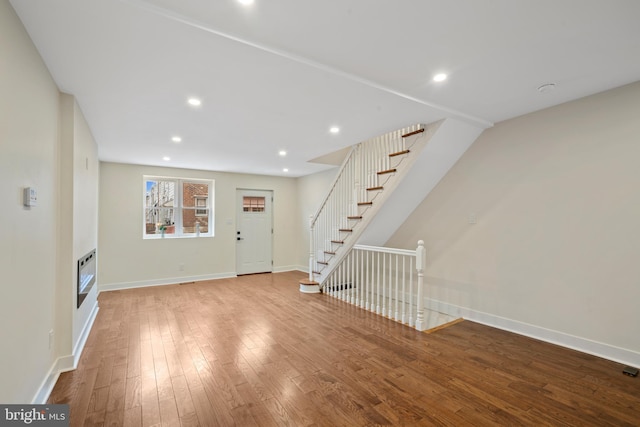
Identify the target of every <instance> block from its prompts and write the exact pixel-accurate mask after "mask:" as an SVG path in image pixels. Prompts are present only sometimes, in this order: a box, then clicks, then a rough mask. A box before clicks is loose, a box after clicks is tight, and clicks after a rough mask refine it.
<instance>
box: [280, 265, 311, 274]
mask: <svg viewBox="0 0 640 427" xmlns="http://www.w3.org/2000/svg"><path fill="white" fill-rule="evenodd" d="M307 270H308V269H307V268H306V267H302V266H299V265H285V266H282V267H274V269H273V272H274V273H284V272H285V271H302V272H304V273H306V272H307Z"/></svg>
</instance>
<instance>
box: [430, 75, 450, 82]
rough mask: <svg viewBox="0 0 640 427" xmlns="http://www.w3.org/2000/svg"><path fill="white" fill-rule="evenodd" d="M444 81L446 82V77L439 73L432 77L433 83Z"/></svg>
mask: <svg viewBox="0 0 640 427" xmlns="http://www.w3.org/2000/svg"><path fill="white" fill-rule="evenodd" d="M445 80H447V75H446V74H445V73H440V74H436V75H435V76H433V81H434V82H443V81H445Z"/></svg>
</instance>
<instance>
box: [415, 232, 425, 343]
mask: <svg viewBox="0 0 640 427" xmlns="http://www.w3.org/2000/svg"><path fill="white" fill-rule="evenodd" d="M426 261H427V252H426V250H425V248H424V241H423V240H419V241H418V248H417V249H416V270H417V271H418V302H417V307H416V311H417V312H418V317H417V319H416V329H417V330H419V331H424V330H425V329H426V327H427V325H426V324H425V321H424V267H425V264H426Z"/></svg>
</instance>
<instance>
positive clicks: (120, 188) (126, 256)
mask: <svg viewBox="0 0 640 427" xmlns="http://www.w3.org/2000/svg"><path fill="white" fill-rule="evenodd" d="M143 175H157V176H171V177H179V178H202V179H214V180H215V237H212V238H209V237H200V238H188V239H170V238H166V239H147V240H144V239H143V238H142V206H143V205H142V194H143ZM236 189H255V190H272V191H273V194H274V203H273V221H274V235H273V261H274V271H285V270H290V269H295V268H296V262H297V259H298V236H297V231H298V227H299V225H298V223H299V219H298V215H297V206H298V205H297V200H296V196H297V192H296V189H297V181H296V179H294V178H283V177H271V176H261V175H246V174H233V173H224V172H207V171H197V170H184V169H172V168H162V167H151V166H138V165H125V164H117V163H105V162H103V163H101V166H100V192H99V193H100V203H99V205H100V208H99V217H100V221H99V247H98V250H99V253H100V271H99V274H98V281H99V283H100V289H101V290H108V289H115V288H121V287H130V286H144V285H150V284H158V283H175V282H181V281H189V280H205V279H208V278H215V277H229V276H233V275H235V272H236V256H235V255H236V252H235V250H236V243H235V242H236V227H235V223H236ZM179 264H184V271H180V270H179Z"/></svg>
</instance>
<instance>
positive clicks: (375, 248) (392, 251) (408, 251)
mask: <svg viewBox="0 0 640 427" xmlns="http://www.w3.org/2000/svg"><path fill="white" fill-rule="evenodd" d="M353 249H357V250H359V251H367V252H382V253H385V254H393V255H406V256H413V257H414V256H416V250H415V249H396V248H387V247H384V246H369V245H353Z"/></svg>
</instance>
